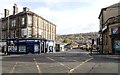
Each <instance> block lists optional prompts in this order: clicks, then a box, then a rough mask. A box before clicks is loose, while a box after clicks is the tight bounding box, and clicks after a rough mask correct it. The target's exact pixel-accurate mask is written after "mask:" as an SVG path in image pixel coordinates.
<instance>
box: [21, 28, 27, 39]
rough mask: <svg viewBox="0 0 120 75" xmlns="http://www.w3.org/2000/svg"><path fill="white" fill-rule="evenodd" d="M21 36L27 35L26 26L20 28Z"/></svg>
mask: <svg viewBox="0 0 120 75" xmlns="http://www.w3.org/2000/svg"><path fill="white" fill-rule="evenodd" d="M21 36H22V37H26V36H27V29H26V28H23V29H21Z"/></svg>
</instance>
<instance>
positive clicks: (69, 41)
mask: <svg viewBox="0 0 120 75" xmlns="http://www.w3.org/2000/svg"><path fill="white" fill-rule="evenodd" d="M63 43H67V44H71V43H72V40H71V39H68V38H67V39H64V40H63Z"/></svg>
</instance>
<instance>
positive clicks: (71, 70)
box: [68, 58, 93, 73]
mask: <svg viewBox="0 0 120 75" xmlns="http://www.w3.org/2000/svg"><path fill="white" fill-rule="evenodd" d="M92 59H93V58H89V59H87V60H86V61H84V62H82V63H80V64H79V65H78V66H76V67H74V68H72V69H70V71H69V72H68V73H73V72H74V71H75V70H76V69H77V68H79V67H80V66H81V65H83V64H84V63H86V62H88V61H90V60H92Z"/></svg>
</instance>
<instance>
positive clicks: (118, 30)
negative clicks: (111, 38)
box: [112, 27, 120, 34]
mask: <svg viewBox="0 0 120 75" xmlns="http://www.w3.org/2000/svg"><path fill="white" fill-rule="evenodd" d="M119 33H120V28H118V27H115V28H113V29H112V34H119Z"/></svg>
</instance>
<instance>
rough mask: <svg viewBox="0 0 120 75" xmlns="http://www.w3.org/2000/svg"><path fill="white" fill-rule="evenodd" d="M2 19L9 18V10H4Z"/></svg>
mask: <svg viewBox="0 0 120 75" xmlns="http://www.w3.org/2000/svg"><path fill="white" fill-rule="evenodd" d="M4 15H5V16H4V17H7V16H9V10H8V9H4Z"/></svg>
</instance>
